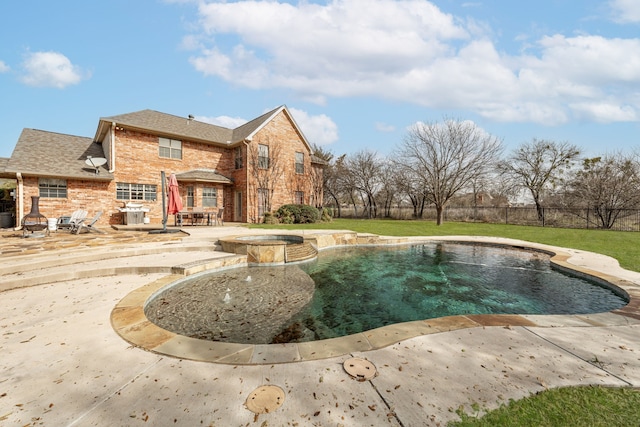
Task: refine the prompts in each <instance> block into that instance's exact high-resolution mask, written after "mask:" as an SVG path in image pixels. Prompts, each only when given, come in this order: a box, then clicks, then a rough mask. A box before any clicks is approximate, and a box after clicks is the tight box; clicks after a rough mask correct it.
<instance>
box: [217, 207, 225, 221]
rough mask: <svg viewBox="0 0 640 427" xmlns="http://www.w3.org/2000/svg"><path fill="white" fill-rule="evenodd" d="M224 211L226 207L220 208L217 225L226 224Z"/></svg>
mask: <svg viewBox="0 0 640 427" xmlns="http://www.w3.org/2000/svg"><path fill="white" fill-rule="evenodd" d="M223 212H224V208H220V209H218V213H217V214H216V218H215V221H216V225H224V220H223V219H222V213H223Z"/></svg>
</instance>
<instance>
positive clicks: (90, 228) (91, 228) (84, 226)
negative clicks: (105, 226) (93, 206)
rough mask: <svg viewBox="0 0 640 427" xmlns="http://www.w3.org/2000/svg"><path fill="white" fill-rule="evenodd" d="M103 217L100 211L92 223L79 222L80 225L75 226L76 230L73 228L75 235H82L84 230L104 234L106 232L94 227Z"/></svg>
mask: <svg viewBox="0 0 640 427" xmlns="http://www.w3.org/2000/svg"><path fill="white" fill-rule="evenodd" d="M101 216H102V211H99V212H98V213H97V214H96V216H94V217H93V218H92V219H91V220H90V221H88V222H87V221H85V220H82V221H80V222H78V224H77V225H76V226H75V228H73V229H72V230H71V232H72V233H75V234H80V232H81V231H82V230H83V229H86V230H87V231H96V232H98V233H104V231H102V230H100V229H99V228H96V227H94V226H93V225H94V224H95V223H96V222H98V220H99V219H100V217H101Z"/></svg>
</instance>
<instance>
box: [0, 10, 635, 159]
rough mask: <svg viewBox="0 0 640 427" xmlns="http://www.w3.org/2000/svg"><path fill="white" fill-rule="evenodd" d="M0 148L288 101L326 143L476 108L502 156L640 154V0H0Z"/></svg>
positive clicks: (2, 153) (468, 116) (310, 135)
mask: <svg viewBox="0 0 640 427" xmlns="http://www.w3.org/2000/svg"><path fill="white" fill-rule="evenodd" d="M0 16H2V25H0V157H10V156H11V153H12V151H13V149H14V147H15V144H16V142H17V140H18V138H19V136H20V133H21V132H22V129H23V128H33V129H41V130H47V131H51V132H58V133H63V134H71V135H79V136H87V137H93V136H94V135H95V132H96V128H97V125H98V120H99V119H100V118H101V117H109V116H113V115H117V114H124V113H130V112H134V111H139V110H144V109H152V110H157V111H161V112H164V113H169V114H174V115H177V116H183V117H187V116H188V115H190V114H192V115H194V116H195V117H196V119H197V120H202V121H206V122H209V123H214V124H217V125H221V126H225V127H230V128H235V127H237V126H239V125H241V124H242V123H244V122H246V121H248V120H251V119H253V118H256V117H258V116H259V115H261V114H262V113H264V112H266V111H268V110H271V109H273V108H276V107H278V106H280V105H283V104H284V105H286V106H287V107H288V108H289V110H290V111H291V113H292V114H293V117H294V119H295V120H296V122H297V123H298V125H299V126H300V128H301V129H302V131H303V133H304V134H305V136H306V137H307V139H308V140H309V141H310V142H311V143H313V144H316V145H319V146H322V147H323V148H324V149H328V150H330V151H332V152H333V153H334V154H343V153H347V154H351V153H356V152H358V151H362V150H371V151H374V152H377V153H379V154H380V155H381V156H386V155H388V154H390V153H392V152H393V150H394V149H395V148H396V147H398V146H399V145H400V144H401V143H402V141H403V140H404V138H405V137H406V135H407V132H408V129H409V128H410V127H412V126H414V125H415V124H416V123H419V122H423V123H437V122H442V121H443V120H448V119H454V120H470V121H472V122H473V123H474V124H476V125H477V126H478V127H479V128H481V129H482V130H484V131H485V132H487V133H489V134H491V135H492V136H495V137H497V138H499V139H501V140H502V141H503V144H504V148H505V152H507V153H508V152H509V151H510V150H512V149H515V148H516V147H518V146H519V145H520V144H522V143H525V142H530V141H532V140H533V139H534V138H536V139H547V140H553V141H557V142H569V143H572V144H575V145H577V146H578V147H580V148H581V149H582V150H583V151H584V154H585V155H586V156H591V157H592V156H598V155H602V154H607V153H611V152H614V151H631V150H634V149H637V148H640V138H639V136H640V1H638V0H610V1H606V0H600V1H596V0H538V1H535V2H534V1H526V2H525V1H513V0H477V1H473V0H471V1H454V0H432V1H423V0H323V1H321V0H301V1H296V0H289V1H286V0H279V1H275V0H273V1H231V0H229V1H213V0H135V1H132V0H109V1H104V0H102V1H99V0H96V1H87V0H61V1H51V0H21V1H2V2H0Z"/></svg>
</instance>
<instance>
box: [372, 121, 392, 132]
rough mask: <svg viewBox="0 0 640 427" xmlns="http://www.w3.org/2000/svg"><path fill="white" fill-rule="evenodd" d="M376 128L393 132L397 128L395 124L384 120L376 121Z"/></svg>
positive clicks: (380, 130)
mask: <svg viewBox="0 0 640 427" xmlns="http://www.w3.org/2000/svg"><path fill="white" fill-rule="evenodd" d="M375 128H376V130H377V131H378V132H393V131H395V130H396V127H395V126H393V125H390V124H387V123H382V122H376V123H375Z"/></svg>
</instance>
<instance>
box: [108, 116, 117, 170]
mask: <svg viewBox="0 0 640 427" xmlns="http://www.w3.org/2000/svg"><path fill="white" fill-rule="evenodd" d="M109 143H110V144H111V147H109V157H110V159H109V173H113V172H114V171H115V170H116V122H111V136H110V138H109Z"/></svg>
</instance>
